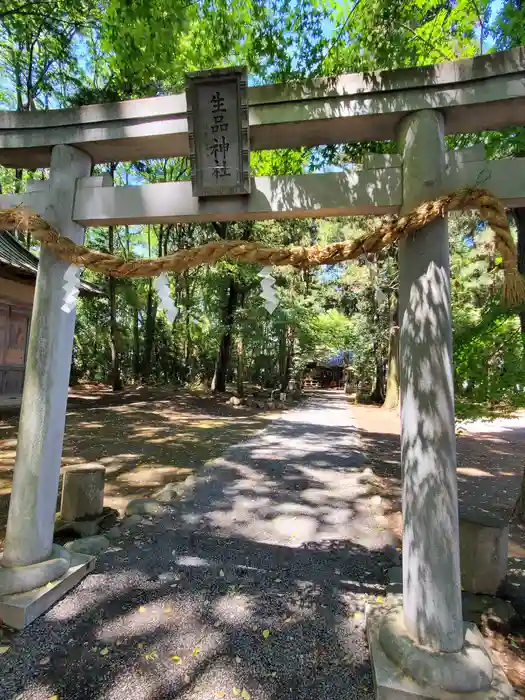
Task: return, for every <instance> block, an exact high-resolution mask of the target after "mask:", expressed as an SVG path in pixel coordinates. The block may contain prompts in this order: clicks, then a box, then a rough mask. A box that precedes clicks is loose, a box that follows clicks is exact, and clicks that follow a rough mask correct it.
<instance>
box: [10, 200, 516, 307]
mask: <svg viewBox="0 0 525 700" xmlns="http://www.w3.org/2000/svg"><path fill="white" fill-rule="evenodd" d="M472 208H474V209H478V210H479V212H480V215H481V217H482V218H483V219H485V220H486V221H487V223H488V224H489V226H490V227H491V228H492V231H493V232H494V244H495V247H496V249H497V250H498V252H499V254H500V255H501V258H502V267H503V273H504V284H503V291H502V300H503V302H504V303H506V304H509V305H519V304H522V303H524V302H525V280H524V278H523V276H522V275H521V274H520V273H519V272H518V269H517V251H516V245H515V243H514V240H513V238H512V235H511V233H510V229H509V223H508V220H507V215H506V213H505V208H504V206H503V204H502V202H501V201H500V200H499V199H498V198H497V197H495V196H494V195H493V194H492V193H491V192H489V191H487V190H483V189H474V188H469V189H463V190H459V191H457V192H453V193H451V194H448V195H443V196H442V197H439V198H437V199H435V200H432V201H427V202H423V203H422V204H420V205H419V206H418V207H416V208H415V209H414V210H413V211H411V212H410V213H409V214H406V215H405V216H401V217H395V218H393V219H390V220H385V221H383V222H382V223H381V224H380V225H379V226H378V227H377V228H376V229H375V231H372V232H371V233H366V234H363V235H362V236H360V237H359V238H356V239H355V240H353V241H342V242H340V243H332V244H330V245H327V246H318V245H314V246H310V247H305V246H291V247H269V246H263V245H261V244H260V243H257V242H250V241H238V240H237V241H223V240H220V241H213V242H211V243H206V244H204V245H201V246H197V247H196V248H190V249H187V250H178V251H176V252H175V253H172V254H171V255H165V256H164V257H161V258H150V259H140V260H132V261H127V260H124V259H123V258H119V257H118V256H116V255H110V254H109V253H102V252H99V251H96V250H90V249H89V248H86V247H84V246H81V245H77V244H76V243H73V241H71V240H70V239H69V238H66V237H65V236H61V235H60V234H59V233H58V231H56V230H55V229H54V228H53V227H52V226H50V225H49V224H48V223H47V222H46V221H44V220H43V219H42V218H40V216H38V215H37V214H35V213H34V212H32V211H30V210H27V209H21V208H15V209H4V210H0V230H1V229H4V230H11V231H12V230H19V229H22V230H27V231H31V233H32V235H33V237H34V238H36V239H37V240H39V241H40V242H41V243H43V244H44V245H46V246H48V247H49V248H50V249H51V250H52V251H53V252H54V254H55V255H56V256H57V257H58V258H59V259H60V260H63V261H65V262H69V263H73V264H75V265H79V266H83V267H88V268H89V269H91V270H94V271H95V272H99V273H102V274H106V275H110V276H114V277H154V276H156V275H159V274H161V273H162V272H167V271H171V272H183V271H184V270H188V269H190V268H192V267H197V266H198V265H202V264H209V265H213V264H214V263H216V262H218V261H219V260H221V259H222V258H228V259H230V260H237V261H238V262H243V263H258V264H260V265H277V266H279V265H292V266H293V267H299V268H306V267H312V266H315V265H333V264H334V263H340V262H344V261H346V260H353V259H355V258H358V257H360V256H361V255H363V254H367V253H378V252H379V251H381V250H383V249H384V248H387V247H388V246H391V245H392V244H393V243H395V242H396V241H398V240H399V239H400V238H403V237H406V236H408V235H410V234H414V233H416V232H417V231H418V230H419V229H420V228H422V227H423V226H425V225H426V224H428V223H430V222H431V221H433V220H434V219H437V218H438V217H442V216H444V215H445V214H446V213H447V212H448V211H450V210H452V209H472Z"/></svg>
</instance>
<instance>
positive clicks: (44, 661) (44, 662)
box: [38, 656, 51, 666]
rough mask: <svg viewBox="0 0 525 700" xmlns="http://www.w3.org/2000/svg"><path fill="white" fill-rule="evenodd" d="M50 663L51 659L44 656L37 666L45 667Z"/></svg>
mask: <svg viewBox="0 0 525 700" xmlns="http://www.w3.org/2000/svg"><path fill="white" fill-rule="evenodd" d="M50 661H51V659H50V657H49V656H44V658H43V659H40V661H39V662H38V665H39V666H47V664H48V663H49V662H50Z"/></svg>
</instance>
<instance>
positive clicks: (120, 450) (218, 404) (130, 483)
mask: <svg viewBox="0 0 525 700" xmlns="http://www.w3.org/2000/svg"><path fill="white" fill-rule="evenodd" d="M268 418H269V416H268V414H264V413H261V412H257V411H254V410H251V409H248V408H245V407H242V408H234V407H231V406H228V405H227V404H226V399H225V398H224V397H217V398H215V397H210V396H199V395H194V394H191V393H189V392H184V391H180V390H177V391H175V390H171V389H161V388H153V389H151V388H142V389H139V390H131V391H123V392H116V393H113V392H111V391H110V390H108V389H106V388H102V389H101V388H98V387H97V388H96V389H93V390H92V391H89V392H88V391H86V390H84V391H78V390H77V391H73V392H72V394H71V396H70V399H69V403H68V410H67V420H66V433H65V438H64V453H63V458H62V466H68V465H71V464H82V463H84V462H100V463H102V464H103V465H104V466H105V467H106V492H105V499H106V505H108V506H110V507H113V508H117V509H123V508H124V507H125V505H126V503H127V502H128V501H129V500H130V499H131V498H137V497H142V496H147V495H149V494H151V493H152V492H153V491H155V490H158V489H160V488H161V487H162V486H164V485H165V484H166V483H168V482H173V481H177V480H179V479H184V478H185V477H186V476H187V475H188V474H189V473H190V472H191V471H193V470H194V469H195V468H196V467H199V466H200V465H201V464H203V463H204V462H205V461H207V460H209V459H212V458H213V457H216V456H218V455H220V454H221V453H222V452H223V451H224V450H225V449H226V448H227V447H229V446H230V445H232V444H234V443H236V442H238V441H239V440H242V439H244V438H246V437H248V436H250V435H253V434H254V432H256V431H257V430H260V429H261V428H263V427H264V426H265V425H266V423H267V421H268ZM17 431H18V416H17V415H16V414H15V415H11V416H5V417H4V419H3V420H1V421H0V542H1V538H2V533H3V529H4V526H5V520H6V517H7V508H8V503H9V495H10V490H11V479H12V473H13V467H14V463H15V456H16V440H17ZM0 546H1V544H0Z"/></svg>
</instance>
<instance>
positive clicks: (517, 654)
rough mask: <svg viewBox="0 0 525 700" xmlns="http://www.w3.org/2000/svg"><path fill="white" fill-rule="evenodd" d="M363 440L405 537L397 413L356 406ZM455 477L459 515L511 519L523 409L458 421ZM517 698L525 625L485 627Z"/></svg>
mask: <svg viewBox="0 0 525 700" xmlns="http://www.w3.org/2000/svg"><path fill="white" fill-rule="evenodd" d="M351 411H352V414H353V416H354V420H355V423H356V426H357V428H358V429H359V431H360V434H361V444H362V446H363V449H364V451H365V453H366V456H367V459H368V461H369V462H370V464H371V466H372V469H373V470H374V473H375V474H376V475H378V476H379V477H380V479H381V488H380V491H381V496H382V497H383V498H385V499H388V500H389V501H390V504H389V510H390V516H389V518H390V527H391V530H392V531H393V533H394V535H395V536H396V538H397V544H398V546H401V544H402V541H401V538H402V519H401V512H400V511H401V473H400V464H399V459H400V441H399V423H400V419H399V413H398V412H397V411H387V410H384V409H382V408H380V407H378V406H368V405H367V406H364V405H352V406H351ZM456 439H457V462H458V467H457V475H458V495H459V507H460V513H461V512H462V510H463V509H469V508H477V509H481V510H485V511H487V512H489V513H491V514H492V515H495V516H500V517H502V518H509V517H510V516H511V514H512V509H513V507H514V503H515V502H516V498H517V496H518V493H519V488H520V484H521V477H522V474H523V469H524V467H525V462H524V453H525V413H523V412H518V413H516V414H514V415H513V416H512V417H510V418H504V419H496V420H494V421H490V422H488V421H487V422H483V421H476V422H464V423H462V422H460V423H458V428H457V438H456ZM509 555H510V556H514V557H525V528H523V527H522V526H520V525H517V524H515V523H512V524H511V529H510V544H509ZM482 632H483V634H484V635H485V637H486V638H487V640H488V643H489V645H490V647H491V649H492V652H493V653H494V655H495V656H496V657H497V658H498V661H499V663H501V664H502V666H503V668H504V670H505V672H506V674H507V677H508V679H509V681H510V682H511V683H512V684H513V686H514V688H515V690H516V692H517V693H518V697H521V698H525V625H523V623H521V622H518V623H517V625H516V624H514V625H513V626H512V627H502V628H495V629H494V628H490V627H488V626H485V627H482Z"/></svg>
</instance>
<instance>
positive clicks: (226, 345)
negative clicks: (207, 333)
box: [211, 278, 239, 393]
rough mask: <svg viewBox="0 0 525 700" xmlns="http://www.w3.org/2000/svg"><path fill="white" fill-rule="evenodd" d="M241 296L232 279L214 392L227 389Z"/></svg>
mask: <svg viewBox="0 0 525 700" xmlns="http://www.w3.org/2000/svg"><path fill="white" fill-rule="evenodd" d="M238 298H239V289H238V287H237V284H236V283H235V280H234V279H233V278H231V279H230V284H229V287H228V296H227V299H226V304H225V305H224V310H223V314H222V327H223V333H222V338H221V342H220V345H219V351H218V353H217V361H216V363H215V373H214V375H213V380H212V383H211V390H212V392H213V393H217V392H224V391H226V375H227V374H228V369H229V367H230V359H231V349H232V337H233V322H234V318H235V310H236V308H237V303H238Z"/></svg>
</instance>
